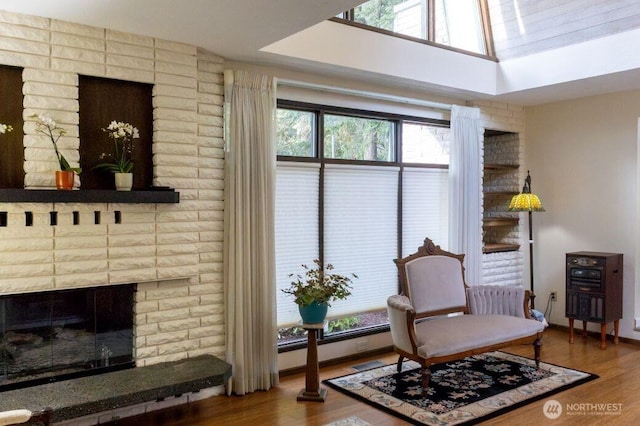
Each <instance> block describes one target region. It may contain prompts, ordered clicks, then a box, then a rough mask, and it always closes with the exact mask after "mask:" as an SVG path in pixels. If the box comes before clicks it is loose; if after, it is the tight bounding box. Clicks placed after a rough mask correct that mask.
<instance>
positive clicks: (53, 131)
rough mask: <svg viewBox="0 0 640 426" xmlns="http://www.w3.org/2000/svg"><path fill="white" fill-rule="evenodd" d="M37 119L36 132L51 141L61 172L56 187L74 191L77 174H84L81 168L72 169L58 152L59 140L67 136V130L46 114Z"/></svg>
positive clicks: (38, 115) (57, 175) (57, 174)
mask: <svg viewBox="0 0 640 426" xmlns="http://www.w3.org/2000/svg"><path fill="white" fill-rule="evenodd" d="M32 117H33V118H36V131H37V132H38V133H40V134H43V135H45V136H46V137H48V138H49V139H50V140H51V143H52V144H53V149H54V151H55V153H56V159H57V160H58V164H59V165H60V170H56V187H57V188H58V189H73V182H74V180H75V174H79V173H80V172H82V169H81V168H80V167H71V166H70V165H69V162H68V161H67V159H66V158H64V155H62V153H61V152H60V151H59V150H58V140H59V139H60V138H61V137H62V136H64V135H65V134H67V132H66V130H64V129H63V128H62V127H59V126H58V125H57V124H56V122H55V121H54V120H52V119H51V117H48V116H46V115H44V114H34V115H32Z"/></svg>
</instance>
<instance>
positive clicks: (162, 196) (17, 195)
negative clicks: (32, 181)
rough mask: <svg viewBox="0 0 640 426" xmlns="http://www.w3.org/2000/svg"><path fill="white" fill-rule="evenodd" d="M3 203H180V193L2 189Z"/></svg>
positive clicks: (170, 191)
mask: <svg viewBox="0 0 640 426" xmlns="http://www.w3.org/2000/svg"><path fill="white" fill-rule="evenodd" d="M0 202H2V203H129V204H153V203H179V202H180V193H179V192H176V191H175V190H173V189H168V188H157V189H149V190H133V191H115V190H106V189H105V190H102V189H85V190H82V189H80V190H73V191H62V190H56V189H0Z"/></svg>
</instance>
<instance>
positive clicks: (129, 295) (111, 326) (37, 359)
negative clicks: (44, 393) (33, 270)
mask: <svg viewBox="0 0 640 426" xmlns="http://www.w3.org/2000/svg"><path fill="white" fill-rule="evenodd" d="M134 292H135V285H134V284H128V285H118V286H105V287H93V288H84V289H74V290H61V291H49V292H41V293H30V294H19V295H8V296H0V390H7V389H16V388H20V387H26V386H31V385H35V384H40V383H46V382H52V381H57V380H63V379H67V378H72V377H79V376H84V375H89V374H98V373H101V372H104V371H113V370H117V369H123V368H129V367H133V366H134V361H133V299H134Z"/></svg>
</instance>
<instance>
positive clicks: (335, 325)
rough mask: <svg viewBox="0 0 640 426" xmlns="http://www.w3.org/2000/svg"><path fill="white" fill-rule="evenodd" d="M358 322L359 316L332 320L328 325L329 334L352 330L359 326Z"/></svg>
mask: <svg viewBox="0 0 640 426" xmlns="http://www.w3.org/2000/svg"><path fill="white" fill-rule="evenodd" d="M358 322H359V320H358V316H357V315H353V316H350V317H344V318H338V319H334V320H331V321H329V323H328V324H327V333H334V332H338V331H346V330H351V329H352V328H354V327H357V326H358Z"/></svg>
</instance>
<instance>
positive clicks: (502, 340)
mask: <svg viewBox="0 0 640 426" xmlns="http://www.w3.org/2000/svg"><path fill="white" fill-rule="evenodd" d="M463 260H464V255H463V254H453V253H449V252H447V251H444V250H442V249H440V247H439V246H436V245H435V244H434V243H433V241H431V240H430V239H428V238H427V239H425V242H424V245H423V246H422V247H420V248H419V249H418V252H417V253H414V254H412V255H410V256H408V257H406V258H404V259H397V260H396V261H395V262H396V265H397V266H398V269H399V274H400V283H401V286H402V294H399V295H394V296H391V297H389V298H388V300H387V310H388V313H389V324H390V327H391V337H392V339H393V345H394V349H395V351H396V352H397V353H398V354H399V359H398V372H400V371H401V369H402V362H403V360H404V358H408V359H412V360H414V361H417V362H419V363H420V365H421V366H422V386H423V392H425V391H426V389H427V387H428V385H429V377H430V375H431V371H430V369H429V366H431V365H432V364H437V363H441V362H448V361H452V360H455V359H460V358H464V357H466V356H469V355H473V354H477V353H483V352H488V351H493V350H496V349H499V348H503V347H506V346H511V345H515V344H521V343H528V344H533V347H534V357H535V362H536V365H538V364H539V362H540V345H541V341H540V339H541V338H542V331H543V330H544V326H543V324H542V323H541V322H539V321H536V320H534V319H530V318H529V316H528V311H529V310H528V306H527V305H528V303H527V302H528V300H527V294H526V292H525V291H524V289H523V288H522V287H515V286H514V287H511V286H509V287H501V286H472V287H467V285H466V283H465V282H464V267H463V264H462V262H463Z"/></svg>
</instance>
